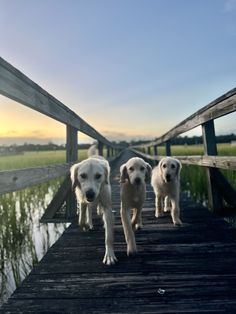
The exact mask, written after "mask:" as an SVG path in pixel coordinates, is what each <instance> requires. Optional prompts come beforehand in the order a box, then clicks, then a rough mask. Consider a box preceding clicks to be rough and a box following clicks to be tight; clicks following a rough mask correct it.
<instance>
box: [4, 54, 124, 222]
mask: <svg viewBox="0 0 236 314" xmlns="http://www.w3.org/2000/svg"><path fill="white" fill-rule="evenodd" d="M0 94H2V95H4V96H6V97H8V98H10V99H12V100H14V101H17V102H18V103H20V104H23V105H25V106H27V107H30V108H32V109H33V110H36V111H38V112H40V113H42V114H44V115H46V116H48V117H51V118H53V119H54V120H57V121H59V122H61V123H63V124H65V125H66V163H65V164H61V165H53V166H45V167H37V168H31V169H21V170H9V171H0V195H1V194H4V193H8V192H13V191H16V190H20V189H23V188H26V187H29V186H32V185H33V184H38V183H42V182H44V181H47V180H51V179H54V178H56V177H60V176H63V175H66V174H68V170H69V168H70V166H71V164H72V163H74V162H76V161H77V160H78V131H79V132H82V133H84V134H86V135H88V136H90V137H92V138H94V139H96V140H97V141H98V150H99V154H100V155H102V154H103V148H104V146H106V148H107V157H108V158H111V157H114V155H115V154H116V153H118V152H119V151H120V149H121V147H119V146H118V145H114V143H111V142H110V141H109V140H107V139H106V138H105V137H104V136H102V135H101V134H100V133H99V132H97V131H96V130H95V129H94V128H93V127H92V126H90V125H89V124H88V123H87V122H86V121H84V120H83V119H81V118H80V117H79V116H78V115H77V114H76V113H75V112H73V111H72V110H70V109H69V108H68V107H66V106H65V105H64V104H63V103H61V102H60V101H58V100H57V99H56V98H55V97H53V96H52V95H50V94H49V93H47V92H46V91H45V90H44V89H42V88H41V87H40V86H38V85H37V84H36V83H34V82H33V81H32V80H31V79H29V78H28V77H27V76H25V75H24V74H23V73H22V72H20V71H19V70H17V69H16V68H14V67H13V66H12V65H11V64H9V63H8V62H6V61H5V60H4V59H2V58H1V57H0ZM69 188H70V182H69V178H68V176H67V177H66V179H65V181H64V183H63V184H62V186H61V188H60V189H59V191H58V193H57V194H56V196H55V199H54V200H53V201H52V203H51V204H50V205H49V210H48V211H46V216H47V217H46V218H47V219H51V218H53V214H54V213H55V210H56V207H57V209H58V208H59V206H61V205H62V203H63V202H64V200H65V198H66V199H67V211H66V216H67V217H68V218H69V217H72V216H74V215H75V201H74V199H73V195H72V193H70V191H69ZM52 205H53V206H52ZM46 218H45V219H46Z"/></svg>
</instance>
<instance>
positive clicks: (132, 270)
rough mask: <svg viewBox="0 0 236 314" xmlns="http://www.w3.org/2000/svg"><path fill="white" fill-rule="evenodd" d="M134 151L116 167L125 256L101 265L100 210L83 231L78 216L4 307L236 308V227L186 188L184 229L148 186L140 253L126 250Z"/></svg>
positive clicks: (118, 243) (118, 234) (118, 246)
mask: <svg viewBox="0 0 236 314" xmlns="http://www.w3.org/2000/svg"><path fill="white" fill-rule="evenodd" d="M132 156H134V153H133V152H132V153H131V152H130V151H126V152H125V153H123V154H121V155H120V158H119V159H118V160H117V161H116V163H113V166H112V171H111V173H112V180H111V181H112V196H113V210H114V211H115V212H116V213H115V252H116V255H117V257H118V259H119V263H118V264H117V265H115V266H113V267H107V266H104V265H103V264H102V257H103V254H104V229H103V224H102V221H101V219H100V218H99V217H97V216H96V215H95V214H94V226H95V229H94V231H91V232H82V231H81V230H80V229H79V227H78V226H77V224H76V223H73V224H72V225H71V226H70V227H69V228H68V229H67V230H66V231H65V232H64V234H63V235H62V236H61V237H60V238H59V240H58V241H57V242H56V243H55V244H54V245H53V246H52V247H51V248H50V249H49V251H48V252H47V254H46V255H45V256H44V258H43V259H42V260H41V262H40V263H39V264H38V265H37V267H35V268H34V269H33V271H32V272H31V274H30V275H29V276H28V277H27V278H26V279H25V280H24V282H23V283H22V285H21V286H20V287H19V288H18V289H17V290H16V291H15V292H14V294H13V295H12V297H11V298H10V299H9V301H8V302H7V303H6V304H5V305H4V306H3V307H2V309H1V310H0V312H1V313H21V312H24V313H25V312H26V313H43V312H45V313H102V314H108V313H109V314H112V313H132V314H133V313H153V314H154V313H155V314H156V313H196V314H197V313H209V312H213V313H222V312H228V313H234V312H235V309H236V275H235V273H236V231H235V229H232V228H230V227H229V225H228V224H227V223H226V222H224V221H223V220H221V219H219V218H217V217H216V216H214V215H212V214H211V213H210V212H209V211H208V210H207V209H206V208H205V207H203V206H201V205H200V204H196V203H194V202H193V201H192V200H191V199H190V198H189V197H188V196H187V195H186V194H182V195H181V202H180V208H181V219H182V221H183V223H184V224H183V226H182V227H179V228H178V227H174V226H173V225H172V223H171V219H170V216H169V215H165V216H164V217H162V218H160V219H156V218H155V217H154V194H153V192H152V189H151V187H150V186H149V185H148V186H147V199H146V202H145V205H144V209H143V219H144V227H143V229H142V230H140V231H139V232H137V233H136V241H137V247H138V254H137V255H136V256H135V257H133V258H128V257H127V256H126V244H125V239H124V234H123V229H122V226H121V220H120V215H119V209H120V204H119V203H120V196H119V184H118V180H119V177H118V172H119V167H120V165H121V164H123V163H124V162H126V161H127V159H129V158H130V157H132ZM160 288H161V289H163V290H164V294H160V293H158V289H160Z"/></svg>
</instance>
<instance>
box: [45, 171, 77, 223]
mask: <svg viewBox="0 0 236 314" xmlns="http://www.w3.org/2000/svg"><path fill="white" fill-rule="evenodd" d="M70 191H71V180H70V176H69V175H67V176H66V178H65V180H64V181H63V182H62V184H61V186H60V187H59V189H58V191H57V192H56V194H55V195H54V197H53V199H52V201H51V202H50V204H49V205H48V207H47V208H46V210H45V213H44V215H43V216H42V218H41V219H40V221H41V222H42V223H45V222H49V221H53V217H54V215H55V214H56V212H57V211H58V210H59V209H60V208H61V206H62V205H63V203H64V202H65V200H66V198H67V196H68V194H69V192H70Z"/></svg>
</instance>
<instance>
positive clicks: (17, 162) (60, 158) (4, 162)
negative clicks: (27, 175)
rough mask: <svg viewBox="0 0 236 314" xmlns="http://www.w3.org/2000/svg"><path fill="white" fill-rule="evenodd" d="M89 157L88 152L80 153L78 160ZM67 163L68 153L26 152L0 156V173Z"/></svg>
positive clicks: (58, 151) (60, 151) (62, 151)
mask: <svg viewBox="0 0 236 314" xmlns="http://www.w3.org/2000/svg"><path fill="white" fill-rule="evenodd" d="M86 156H87V150H84V149H83V150H79V151H78V159H79V160H83V159H85V158H86ZM65 162H66V151H65V150H55V151H39V152H25V153H24V154H22V155H9V156H0V171H1V170H10V169H23V168H31V167H40V166H46V165H52V164H61V163H65Z"/></svg>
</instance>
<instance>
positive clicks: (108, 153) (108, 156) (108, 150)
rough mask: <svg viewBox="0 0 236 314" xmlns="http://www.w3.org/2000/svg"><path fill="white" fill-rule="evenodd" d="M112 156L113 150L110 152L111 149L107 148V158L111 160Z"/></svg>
mask: <svg viewBox="0 0 236 314" xmlns="http://www.w3.org/2000/svg"><path fill="white" fill-rule="evenodd" d="M110 156H111V150H110V147H109V146H107V158H110Z"/></svg>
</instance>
